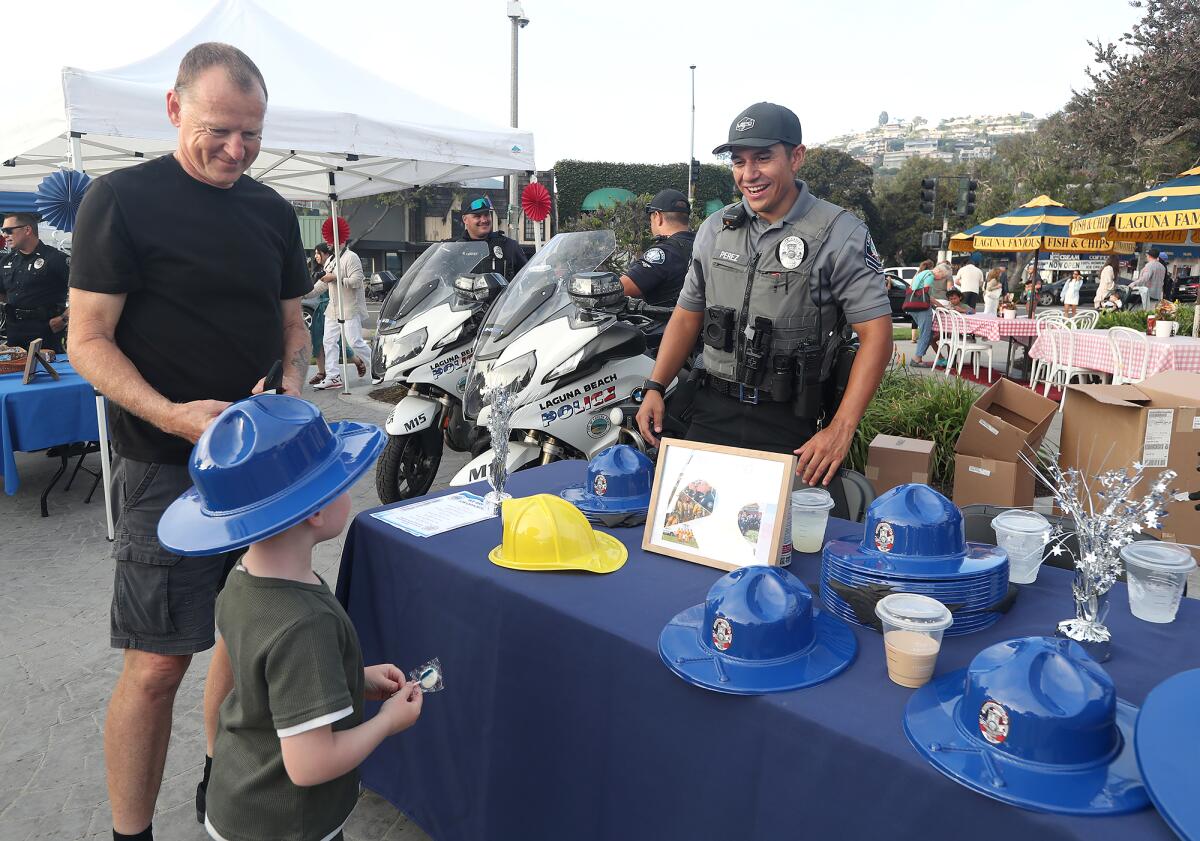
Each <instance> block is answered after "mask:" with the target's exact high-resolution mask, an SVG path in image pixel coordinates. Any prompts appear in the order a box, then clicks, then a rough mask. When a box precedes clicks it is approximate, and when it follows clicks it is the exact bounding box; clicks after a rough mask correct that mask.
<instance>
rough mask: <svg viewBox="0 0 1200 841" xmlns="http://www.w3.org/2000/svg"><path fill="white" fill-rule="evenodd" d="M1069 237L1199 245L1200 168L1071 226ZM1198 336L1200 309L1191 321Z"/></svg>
mask: <svg viewBox="0 0 1200 841" xmlns="http://www.w3.org/2000/svg"><path fill="white" fill-rule="evenodd" d="M1071 235H1072V236H1074V237H1079V238H1082V239H1086V240H1091V241H1113V240H1116V241H1121V242H1156V243H1177V244H1181V243H1185V242H1187V241H1188V236H1189V235H1191V238H1192V241H1193V242H1197V243H1200V167H1195V168H1193V169H1189V170H1187V171H1186V172H1181V173H1180V174H1179V176H1178V177H1177V178H1172V179H1171V180H1170V181H1165V182H1163V183H1162V184H1159V185H1158V186H1157V187H1152V188H1150V189H1149V190H1144V191H1142V192H1140V193H1135V194H1134V195H1132V196H1129V197H1128V198H1123V199H1121V200H1120V201H1118V202H1113V203H1112V204H1110V205H1108V206H1107V207H1102V208H1100V209H1099V210H1096V211H1093V212H1092V213H1088V214H1086V215H1084V216H1080V217H1079V218H1077V219H1075V220H1074V221H1073V222H1072V223H1071ZM1192 335H1193V336H1200V305H1198V306H1197V307H1196V314H1195V317H1194V318H1193V319H1192Z"/></svg>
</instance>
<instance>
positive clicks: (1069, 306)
mask: <svg viewBox="0 0 1200 841" xmlns="http://www.w3.org/2000/svg"><path fill="white" fill-rule="evenodd" d="M1082 288H1083V275H1082V274H1080V273H1079V272H1078V271H1073V272H1071V277H1070V279H1068V280H1067V282H1066V283H1064V284H1063V291H1062V299H1063V315H1065V316H1066V317H1067V318H1074V317H1075V314H1076V313H1077V312H1079V290H1080V289H1082Z"/></svg>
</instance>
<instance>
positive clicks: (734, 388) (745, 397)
mask: <svg viewBox="0 0 1200 841" xmlns="http://www.w3.org/2000/svg"><path fill="white" fill-rule="evenodd" d="M705 385H707V386H708V387H709V388H711V389H712V390H713V391H715V392H717V394H723V395H725V396H726V397H732V398H733V399H734V400H737V401H738V402H739V403H747V404H749V405H751V406H757V405H758V404H759V403H787V402H790V400H791V398H788V399H787V400H780V399H779V398H777V397H772V396H771V392H770V391H768V390H767V389H765V388H755V387H754V386H752V385H746V384H745V383H735V382H732V381H730V380H723V379H721V378H720V377H715V376H713V375H712V374H708V375H707V379H706V381H705Z"/></svg>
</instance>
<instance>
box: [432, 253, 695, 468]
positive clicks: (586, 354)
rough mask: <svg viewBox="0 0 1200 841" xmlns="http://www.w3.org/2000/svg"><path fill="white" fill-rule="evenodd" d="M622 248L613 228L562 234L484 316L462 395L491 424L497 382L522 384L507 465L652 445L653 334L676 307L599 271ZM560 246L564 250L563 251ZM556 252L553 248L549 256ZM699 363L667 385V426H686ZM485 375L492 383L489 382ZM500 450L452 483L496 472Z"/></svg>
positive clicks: (667, 430) (673, 429) (680, 429)
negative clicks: (648, 427)
mask: <svg viewBox="0 0 1200 841" xmlns="http://www.w3.org/2000/svg"><path fill="white" fill-rule="evenodd" d="M615 248H616V240H615V238H614V237H613V234H612V232H611V231H588V232H584V233H575V234H560V235H559V236H557V237H555V238H554V239H553V240H551V241H550V243H549V244H547V246H546V248H545V249H543V251H541V252H539V253H538V257H543V255H545V256H544V257H543V259H542V261H541V262H540V264H539V265H536V266H535V265H534V264H533V263H532V262H531V263H530V264H529V265H528V266H526V267H525V269H523V270H522V272H521V273H520V274H519V275H518V276H517V277H516V278H515V279H514V280H513V282H512V283H511V284H510V285H509V287H508V289H506V290H505V292H504V294H503V295H502V296H501V298H500V299H499V300H498V301H497V302H496V305H495V306H494V307H493V308H492V309H491V311H490V312H489V313H488V315H487V317H486V318H485V319H484V324H483V326H482V327H481V328H480V331H479V337H478V339H477V340H476V343H475V352H474V358H473V359H472V362H471V373H470V375H469V380H468V383H467V391H466V395H465V396H464V398H463V402H464V410H465V411H466V413H467V415H468V417H476V418H477V419H478V423H480V424H481V425H482V424H486V423H487V420H488V414H489V410H490V406H489V405H488V403H487V390H488V388H489V387H496V386H504V387H508V388H511V389H513V390H514V391H515V402H516V404H517V409H516V410H515V411H514V412H513V415H512V418H511V421H510V427H511V430H512V431H511V433H510V435H509V438H510V443H509V447H508V456H507V467H508V472H510V473H511V472H514V471H516V470H520V469H521V468H524V467H531V466H534V465H537V464H548V463H550V462H552V461H557V460H560V459H590V458H591V457H592V456H593V455H595V454H596V453H598V452H600V451H601V450H603V449H605V448H607V447H610V446H612V445H614V444H622V443H623V444H631V445H633V446H636V447H637V448H638V449H639V450H641V451H643V452H644V451H646V449H647V446H646V442H645V440H644V439H643V438H642V436H641V434H640V433H639V432H638V430H637V426H636V422H635V415H636V413H637V409H638V406H639V404H640V402H641V398H642V385H643V383H644V382H645V380H646V379H647V378H648V377H649V376H650V373H651V371H652V370H653V367H654V359H653V358H652V357H651V356H650V355H648V353H647V350H648V343H647V337H648V336H653V335H655V334H656V333H659V332H661V328H662V325H663V324H665V322H666V321H667V320H668V319H669V318H670V315H671V312H672V309H671V308H667V307H651V306H648V305H645V304H644V303H643V302H642V301H641V300H640V299H629V298H626V297H625V295H624V293H623V292H622V290H621V282H620V280H619V278H618V277H617V276H616V275H615V274H612V273H602V272H593V271H591V268H592V267H595V266H599V265H600V264H601V263H603V261H604V260H605V259H606V258H607V257H608V256H609V255H610V254H611V253H612V252H613V250H614V249H615ZM555 251H557V253H554V252H555ZM547 252H550V253H549V254H547ZM690 372H691V369H690V368H688V367H685V369H684V371H682V372H681V374H680V378H678V379H677V380H675V381H673V382H672V383H670V384H668V387H667V395H668V399H667V417H666V418H665V420H664V425H663V434H664V435H676V436H680V435H682V434H683V433H684V432H685V431H686V428H687V427H686V415H687V414H688V409H689V408H690V397H688V396H687V395H690V393H691V391H692V390H694V389H692V388H688V389H679V390H678V391H679V392H680V393H676V391H677V388H676V386H677V384H679V383H680V382H681V381H685V380H687V379H688V377H689V374H690ZM485 383H486V387H485ZM492 457H493V453H492V451H491V450H488V451H487V452H485V453H482V454H480V455H478V456H477V457H476V458H475V459H474V460H472V461H471V462H470V463H469V464H468V465H467V466H466V467H464V468H463V469H462V470H461V471H459V473H458V474H457V475H456V476H455V477H454V479H453V480H452V481H451V483H450V484H451V485H455V486H457V485H465V484H469V483H471V482H476V481H479V480H480V479H483V478H485V477H486V475H487V470H488V466H489V465H490V464H491V461H492Z"/></svg>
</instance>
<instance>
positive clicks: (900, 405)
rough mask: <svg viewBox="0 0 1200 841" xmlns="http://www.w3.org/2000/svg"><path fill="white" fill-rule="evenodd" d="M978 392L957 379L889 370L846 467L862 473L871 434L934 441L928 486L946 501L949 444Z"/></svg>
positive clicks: (951, 482)
mask: <svg viewBox="0 0 1200 841" xmlns="http://www.w3.org/2000/svg"><path fill="white" fill-rule="evenodd" d="M978 397H979V390H978V389H976V388H975V387H974V386H972V385H971V383H969V382H968V381H966V380H963V379H960V378H958V377H942V376H922V375H921V374H914V373H912V372H910V371H909V370H908V369H907V368H889V369H888V370H887V372H885V373H884V375H883V381H882V382H880V384H879V390H878V391H876V392H875V396H874V397H873V398H872V399H871V403H870V404H869V405H868V406H867V411H866V412H865V413H864V414H863V419H862V422H861V423H860V424H859V425H858V429H857V431H856V432H855V435H854V441H853V442H852V443H851V444H850V453H849V458H850V466H851V467H852V468H853V469H855V470H857V471H858V472H860V473H862V472H865V468H866V466H867V450H868V448H869V447H870V446H871V442H872V441H873V440H874V439H875V436H876V435H879V434H881V433H882V434H884V435H897V436H902V437H904V438H920V439H923V440H925V441H933V443H934V449H933V475H932V476H930V478H929V484H930V485H932V486H933V487H935V488H937V489H938V490H939V491H941V492H942V493H944V494H945V495H946V496H950V495H951V491H952V488H953V485H954V444H955V442H956V441H957V440H958V434H959V433H960V432H962V428H963V424H965V423H966V421H967V413H968V412H969V411H970V410H971V405H972V404H973V403H974V402H975V400H976V399H977V398H978Z"/></svg>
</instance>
